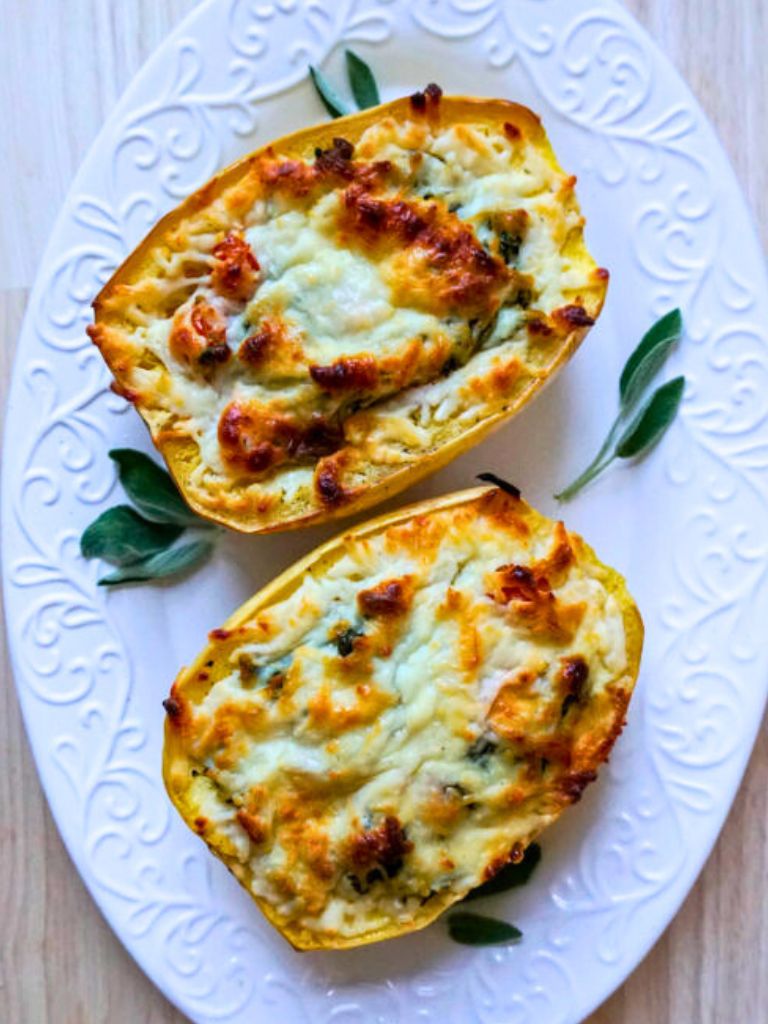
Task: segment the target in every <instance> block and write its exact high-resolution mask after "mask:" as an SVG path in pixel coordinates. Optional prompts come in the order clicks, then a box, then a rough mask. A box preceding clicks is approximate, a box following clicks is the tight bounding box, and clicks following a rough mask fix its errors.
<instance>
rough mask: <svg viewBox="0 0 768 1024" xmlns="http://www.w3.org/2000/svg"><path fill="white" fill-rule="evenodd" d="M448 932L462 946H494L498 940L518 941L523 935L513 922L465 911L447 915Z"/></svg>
mask: <svg viewBox="0 0 768 1024" xmlns="http://www.w3.org/2000/svg"><path fill="white" fill-rule="evenodd" d="M448 934H449V935H450V936H451V938H452V939H453V941H454V942H460V943H461V944H462V945H464V946H494V945H497V944H498V943H500V942H519V941H520V939H522V937H523V933H522V932H521V931H520V929H519V928H515V926H514V925H513V924H507V922H506V921H499V920H498V919H497V918H495V917H484V916H483V915H482V914H470V913H468V912H467V911H459V912H458V913H455V914H451V915H449V917H448Z"/></svg>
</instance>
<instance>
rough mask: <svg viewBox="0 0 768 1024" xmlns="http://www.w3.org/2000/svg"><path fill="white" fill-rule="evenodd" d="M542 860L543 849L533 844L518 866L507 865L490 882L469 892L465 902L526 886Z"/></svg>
mask: <svg viewBox="0 0 768 1024" xmlns="http://www.w3.org/2000/svg"><path fill="white" fill-rule="evenodd" d="M540 860H541V847H540V846H539V844H538V843H531V845H530V846H529V847H528V849H527V850H526V851H525V856H524V857H523V859H522V860H521V861H520V862H519V863H518V864H507V865H506V866H505V867H503V868H502V869H501V871H499V872H497V874H495V875H494V876H493V878H491V879H490V880H489V881H488V882H483V884H482V885H478V886H477V888H476V889H472V890H471V891H470V892H468V893H467V895H466V896H465V897H464V900H463V902H464V903H466V902H468V901H469V900H479V899H482V898H483V897H484V896H495V895H496V893H499V892H507V891H508V890H509V889H517V888H518V887H519V886H521V885H525V884H526V882H528V881H529V880H530V877H531V875H532V874H533V873H534V871H535V870H536V868H537V867H538V864H539V861H540Z"/></svg>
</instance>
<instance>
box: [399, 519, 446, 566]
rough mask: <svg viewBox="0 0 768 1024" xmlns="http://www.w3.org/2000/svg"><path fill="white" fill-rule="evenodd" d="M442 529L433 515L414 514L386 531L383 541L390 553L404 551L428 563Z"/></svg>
mask: <svg viewBox="0 0 768 1024" xmlns="http://www.w3.org/2000/svg"><path fill="white" fill-rule="evenodd" d="M443 536H444V530H443V527H442V525H441V523H440V522H439V520H438V519H437V518H436V517H435V516H414V517H413V519H409V520H407V521H406V522H404V523H401V524H399V525H396V526H393V527H392V528H391V529H389V530H388V531H387V534H386V538H385V543H386V546H387V550H388V551H389V552H391V553H392V554H398V553H400V552H403V551H405V552H406V553H407V554H409V555H410V556H412V557H418V558H419V560H420V561H423V562H424V563H425V564H429V563H430V562H431V560H432V558H433V557H434V555H435V553H436V551H437V549H438V548H439V546H440V543H441V541H442V540H443Z"/></svg>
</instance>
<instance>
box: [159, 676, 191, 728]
mask: <svg viewBox="0 0 768 1024" xmlns="http://www.w3.org/2000/svg"><path fill="white" fill-rule="evenodd" d="M163 708H164V709H165V713H166V716H167V721H168V724H169V725H170V726H171V727H172V728H173V729H174V730H175V731H176V732H178V733H180V734H188V733H189V732H191V730H192V729H193V725H194V721H193V715H192V706H191V703H190V701H189V700H188V699H187V698H186V697H185V696H184V695H183V694H182V692H181V689H180V687H179V684H178V683H177V682H174V683H173V685H172V686H171V693H170V696H168V697H167V698H166V699H165V700H164V701H163Z"/></svg>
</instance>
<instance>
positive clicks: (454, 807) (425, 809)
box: [419, 785, 464, 833]
mask: <svg viewBox="0 0 768 1024" xmlns="http://www.w3.org/2000/svg"><path fill="white" fill-rule="evenodd" d="M463 811H464V791H463V789H462V788H461V786H458V785H453V786H451V785H448V786H433V787H432V788H431V790H430V792H429V794H428V796H427V798H426V799H425V800H423V801H422V802H421V803H420V804H419V820H420V821H423V822H425V823H426V824H428V825H431V826H432V827H433V828H434V829H435V830H436V831H438V832H441V833H442V832H445V831H450V829H452V828H454V827H455V826H456V824H457V823H458V821H459V819H460V817H461V815H462V812H463Z"/></svg>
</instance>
